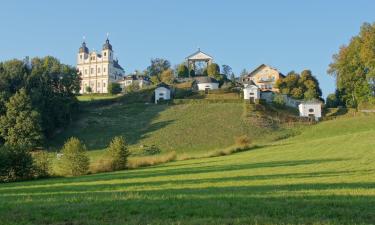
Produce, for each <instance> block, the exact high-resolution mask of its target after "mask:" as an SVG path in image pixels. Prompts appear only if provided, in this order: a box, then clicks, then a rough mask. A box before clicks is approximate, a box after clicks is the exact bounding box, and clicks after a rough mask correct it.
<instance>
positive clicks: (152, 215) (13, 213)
mask: <svg viewBox="0 0 375 225" xmlns="http://www.w3.org/2000/svg"><path fill="white" fill-rule="evenodd" d="M160 107H164V106H160ZM226 108H228V107H226ZM140 111H143V110H140ZM146 111H147V110H146ZM171 114H173V113H171ZM374 136H375V117H374V116H362V117H351V118H350V117H348V118H341V119H335V120H330V121H324V122H322V123H319V124H317V125H314V126H313V127H310V128H305V129H303V130H302V133H301V135H298V136H295V137H292V138H289V139H285V140H281V141H278V142H274V143H273V144H269V145H264V146H260V147H258V148H255V149H253V150H251V151H246V152H240V153H237V154H232V155H228V156H221V157H212V158H204V159H192V160H187V161H176V162H170V163H167V164H163V165H158V166H154V167H149V168H144V169H136V170H128V171H119V172H113V173H103V174H95V175H88V176H82V177H75V178H54V179H46V180H38V181H30V182H20V183H11V184H1V185H0V221H1V222H2V223H3V224H10V225H11V224H83V225H85V224H94V225H95V224H113V225H116V224H340V225H341V224H374V221H375V211H374V205H375V175H374V171H375V138H374Z"/></svg>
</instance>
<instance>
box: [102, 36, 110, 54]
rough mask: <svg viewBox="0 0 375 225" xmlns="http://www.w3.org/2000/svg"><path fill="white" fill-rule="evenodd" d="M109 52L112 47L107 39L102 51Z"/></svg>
mask: <svg viewBox="0 0 375 225" xmlns="http://www.w3.org/2000/svg"><path fill="white" fill-rule="evenodd" d="M107 49H109V50H111V51H112V45H111V44H110V43H109V39H108V38H107V40H105V43H104V45H103V50H107Z"/></svg>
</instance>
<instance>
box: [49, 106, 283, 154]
mask: <svg viewBox="0 0 375 225" xmlns="http://www.w3.org/2000/svg"><path fill="white" fill-rule="evenodd" d="M243 114H244V107H243V104H242V103H204V101H202V103H196V104H179V105H172V106H168V105H155V104H144V103H134V104H125V103H122V102H119V103H116V104H112V105H109V106H104V107H96V108H92V109H90V110H87V111H86V112H85V113H84V114H82V115H81V117H80V119H79V120H78V121H77V122H75V123H73V124H72V125H71V126H69V127H68V128H67V129H66V130H64V131H63V132H62V133H60V134H59V135H57V136H56V137H55V138H54V139H52V140H50V146H52V147H53V148H55V149H56V148H59V147H60V146H61V145H62V144H63V143H64V141H65V140H66V139H67V138H69V137H71V136H75V137H78V138H79V139H80V140H82V141H83V142H84V143H85V144H86V146H87V147H88V149H89V150H91V151H94V152H100V150H102V149H104V148H106V147H107V145H108V143H109V142H110V140H111V139H112V138H113V137H114V136H116V135H123V136H125V138H126V140H127V142H128V143H129V145H130V148H131V149H139V147H140V146H141V145H156V146H157V147H159V148H160V149H161V150H162V152H170V151H176V152H177V153H179V154H184V153H187V154H203V153H207V152H208V151H213V150H217V149H222V148H226V147H228V146H231V145H233V144H234V142H235V138H236V137H239V136H241V135H244V134H246V135H248V136H250V137H251V138H252V140H253V141H254V142H257V143H266V142H269V141H270V140H273V139H276V138H277V137H278V135H282V134H284V133H285V132H287V131H285V130H283V129H280V130H278V131H275V130H272V129H266V128H260V127H254V126H253V125H252V124H250V123H248V122H246V121H244V118H243Z"/></svg>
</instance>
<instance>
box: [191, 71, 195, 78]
mask: <svg viewBox="0 0 375 225" xmlns="http://www.w3.org/2000/svg"><path fill="white" fill-rule="evenodd" d="M190 76H191V77H195V71H194V70H193V69H191V70H190Z"/></svg>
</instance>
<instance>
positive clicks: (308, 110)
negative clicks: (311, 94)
mask: <svg viewBox="0 0 375 225" xmlns="http://www.w3.org/2000/svg"><path fill="white" fill-rule="evenodd" d="M298 109H299V115H300V116H301V117H313V118H315V120H316V121H318V120H319V119H320V118H321V117H322V103H321V102H319V101H306V102H301V103H300V104H299V105H298Z"/></svg>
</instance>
